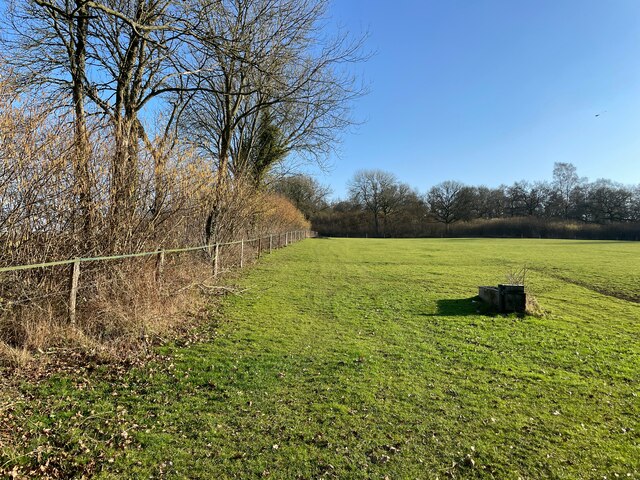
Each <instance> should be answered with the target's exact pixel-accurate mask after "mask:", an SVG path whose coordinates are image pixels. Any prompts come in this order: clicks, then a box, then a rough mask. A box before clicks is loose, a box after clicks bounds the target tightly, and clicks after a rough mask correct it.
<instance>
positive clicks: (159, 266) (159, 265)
mask: <svg viewBox="0 0 640 480" xmlns="http://www.w3.org/2000/svg"><path fill="white" fill-rule="evenodd" d="M163 272H164V250H160V251H158V257H157V258H156V282H159V281H160V279H161V278H162V273H163Z"/></svg>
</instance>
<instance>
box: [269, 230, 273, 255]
mask: <svg viewBox="0 0 640 480" xmlns="http://www.w3.org/2000/svg"><path fill="white" fill-rule="evenodd" d="M272 251H273V234H270V235H269V253H271V252H272Z"/></svg>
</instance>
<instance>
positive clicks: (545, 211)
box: [275, 163, 640, 240]
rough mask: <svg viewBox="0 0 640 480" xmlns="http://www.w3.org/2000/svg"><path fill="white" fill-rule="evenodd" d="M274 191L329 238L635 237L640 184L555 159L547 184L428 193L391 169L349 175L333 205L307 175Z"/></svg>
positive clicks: (639, 236) (452, 187)
mask: <svg viewBox="0 0 640 480" xmlns="http://www.w3.org/2000/svg"><path fill="white" fill-rule="evenodd" d="M275 188H276V190H277V191H279V192H281V193H283V194H285V195H287V196H288V197H289V198H290V199H291V200H292V201H293V202H294V203H295V204H296V205H297V206H298V208H300V209H301V210H302V211H303V212H304V213H305V214H306V215H307V217H308V218H309V219H310V220H311V221H312V224H313V228H314V229H316V230H317V231H318V232H319V233H320V234H322V235H328V236H358V237H364V236H369V237H434V236H437V237H440V236H451V237H465V236H471V237H474V236H486V237H534V238H583V239H612V240H616V239H617V240H640V185H623V184H620V183H616V182H613V181H611V180H606V179H598V180H595V181H589V180H588V179H587V178H584V177H580V176H579V174H578V171H577V169H576V167H575V166H574V165H573V164H570V163H556V164H555V166H554V169H553V172H552V178H551V179H550V180H546V181H533V182H531V181H526V180H523V181H520V182H516V183H514V184H513V185H500V186H499V187H495V188H490V187H485V186H470V185H464V184H462V183H460V182H456V181H445V182H442V183H440V184H438V185H435V186H433V187H432V188H430V189H429V190H428V191H427V192H426V193H420V192H419V191H418V190H416V189H414V188H412V187H411V186H409V185H407V184H404V183H402V182H399V181H398V180H397V178H396V177H395V176H394V175H393V174H392V173H389V172H384V171H380V170H365V171H360V172H357V173H356V174H355V175H354V176H353V178H352V180H351V181H350V183H349V196H348V198H346V199H344V200H338V201H333V202H330V201H329V200H328V198H329V191H328V189H327V188H325V187H323V186H321V185H319V184H318V183H317V182H315V181H314V180H313V179H311V178H307V177H304V176H295V177H290V178H288V179H283V180H281V181H280V183H279V184H277V185H276V187H275Z"/></svg>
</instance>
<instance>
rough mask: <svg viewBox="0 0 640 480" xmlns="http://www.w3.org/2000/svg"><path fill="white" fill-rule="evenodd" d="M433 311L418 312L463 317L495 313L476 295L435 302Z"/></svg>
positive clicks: (426, 314) (426, 315) (428, 314)
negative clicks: (434, 310)
mask: <svg viewBox="0 0 640 480" xmlns="http://www.w3.org/2000/svg"><path fill="white" fill-rule="evenodd" d="M436 305H437V311H436V312H435V313H419V314H418V315H421V316H423V317H465V316H469V315H495V311H494V309H492V308H491V306H490V305H487V304H486V303H484V302H483V301H482V300H480V298H479V297H478V296H475V297H469V298H447V299H442V300H438V301H437V302H436Z"/></svg>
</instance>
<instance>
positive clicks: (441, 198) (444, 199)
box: [427, 180, 473, 233]
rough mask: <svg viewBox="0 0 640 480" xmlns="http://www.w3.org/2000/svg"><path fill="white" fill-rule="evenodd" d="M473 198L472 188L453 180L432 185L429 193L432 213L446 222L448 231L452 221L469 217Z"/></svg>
mask: <svg viewBox="0 0 640 480" xmlns="http://www.w3.org/2000/svg"><path fill="white" fill-rule="evenodd" d="M472 198H473V197H472V189H470V188H469V187H466V186H465V185H463V184H462V183H460V182H455V181H451V180H447V181H445V182H442V183H440V184H438V185H436V186H434V187H432V188H431V190H429V193H427V203H428V205H429V209H430V211H431V214H432V215H433V216H434V217H435V219H436V220H437V221H438V222H441V223H444V225H445V227H446V230H447V233H448V232H449V226H450V225H451V224H452V223H454V222H457V221H459V220H466V219H468V218H469V216H470V213H471V201H472Z"/></svg>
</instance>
